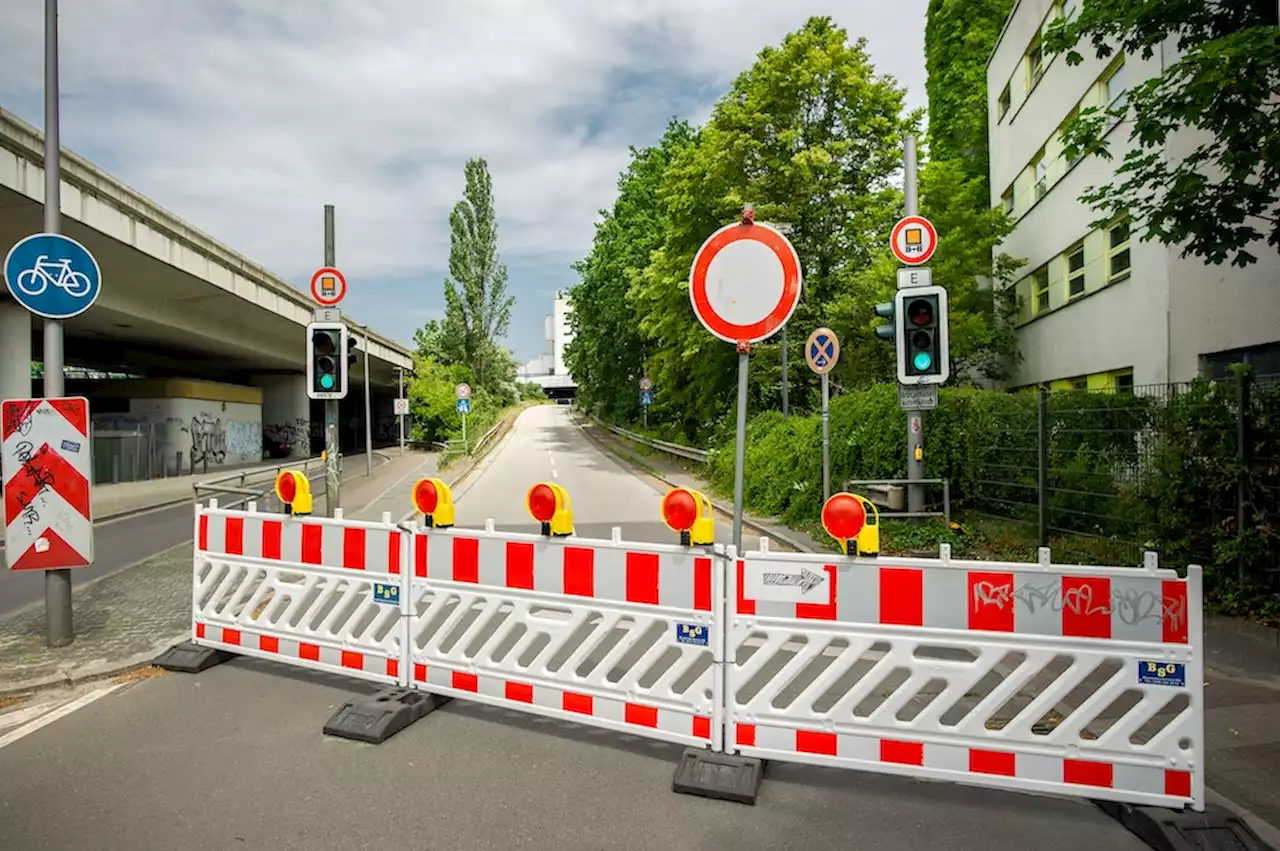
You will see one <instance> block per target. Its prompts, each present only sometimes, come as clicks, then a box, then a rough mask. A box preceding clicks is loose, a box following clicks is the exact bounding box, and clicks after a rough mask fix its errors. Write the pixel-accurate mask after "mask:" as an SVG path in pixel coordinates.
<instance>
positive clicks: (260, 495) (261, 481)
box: [191, 455, 343, 509]
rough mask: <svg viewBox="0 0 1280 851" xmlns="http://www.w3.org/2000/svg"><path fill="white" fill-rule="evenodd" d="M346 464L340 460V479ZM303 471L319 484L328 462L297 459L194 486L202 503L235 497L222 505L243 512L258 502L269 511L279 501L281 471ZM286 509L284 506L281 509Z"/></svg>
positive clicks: (198, 499)
mask: <svg viewBox="0 0 1280 851" xmlns="http://www.w3.org/2000/svg"><path fill="white" fill-rule="evenodd" d="M342 467H343V460H342V456H341V455H340V456H338V475H342ZM299 468H301V472H302V474H303V475H305V476H306V477H307V479H308V480H313V481H314V480H315V479H317V478H323V477H324V462H323V461H321V460H320V458H318V457H313V458H295V459H293V460H290V461H284V462H281V463H279V464H276V465H274V466H271V467H254V468H252V469H249V470H240V471H237V472H234V473H228V474H227V475H225V476H219V477H218V478H216V479H207V480H205V481H202V482H196V483H194V484H193V485H192V486H191V489H192V491H194V493H195V501H196V502H202V501H204V500H206V499H208V498H209V497H212V496H224V495H225V496H228V497H231V499H230V500H228V501H227V502H225V503H222V501H221V500H219V502H220V503H221V504H223V505H224V507H226V508H237V509H238V508H240V507H242V506H244V505H246V504H248V503H249V502H251V501H257V502H259V504H263V505H264V507H266V505H265V503H264V500H265V501H266V502H268V503H269V502H271V501H272V500H275V483H276V477H277V476H279V475H280V471H281V470H298V469H299ZM277 507H278V508H283V506H277Z"/></svg>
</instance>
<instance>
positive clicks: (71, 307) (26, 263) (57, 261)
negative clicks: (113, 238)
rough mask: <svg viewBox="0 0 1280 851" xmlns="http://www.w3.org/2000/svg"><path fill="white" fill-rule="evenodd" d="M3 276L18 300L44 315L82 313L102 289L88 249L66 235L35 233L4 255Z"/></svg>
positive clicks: (52, 316) (100, 272)
mask: <svg viewBox="0 0 1280 851" xmlns="http://www.w3.org/2000/svg"><path fill="white" fill-rule="evenodd" d="M4 280H5V283H6V284H8V285H9V292H11V293H13V297H14V298H15V299H17V300H18V303H19V304H21V305H22V306H23V307H25V308H26V309H27V310H29V311H31V312H32V313H34V314H35V315H36V316H43V317H44V318H45V319H70V318H71V317H73V316H79V315H80V314H81V313H84V312H85V311H86V310H88V309H89V308H90V307H92V306H93V303H94V302H95V301H97V300H98V295H99V293H101V292H102V271H101V270H100V269H99V268H98V261H97V260H95V259H94V258H93V255H92V254H90V253H89V249H87V248H85V247H84V246H83V245H81V244H80V243H78V242H76V241H75V240H74V239H72V238H71V237H68V236H63V235H62V234H58V233H36V234H32V235H31V236H29V237H27V238H26V239H23V240H21V241H20V242H18V243H17V244H16V245H14V246H13V248H10V249H9V254H8V256H7V257H5V258H4Z"/></svg>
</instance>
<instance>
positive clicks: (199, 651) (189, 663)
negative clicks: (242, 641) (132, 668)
mask: <svg viewBox="0 0 1280 851" xmlns="http://www.w3.org/2000/svg"><path fill="white" fill-rule="evenodd" d="M234 658H236V655H235V654H234V653H228V652H227V651H225V650H215V649H214V648H212V647H201V646H200V645H199V644H196V643H195V642H194V641H184V642H182V643H181V644H175V645H173V646H172V647H170V648H169V649H168V650H166V651H164V652H163V653H161V654H160V655H159V656H157V657H156V658H155V661H153V662H152V663H151V664H152V665H154V666H156V667H157V668H164V669H165V670H166V671H177V672H179V673H182V674H198V673H200V672H201V671H204V670H207V669H209V668H212V667H213V666H214V665H221V664H222V663H223V662H229V661H231V660H232V659H234Z"/></svg>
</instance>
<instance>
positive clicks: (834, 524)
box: [822, 493, 867, 553]
mask: <svg viewBox="0 0 1280 851" xmlns="http://www.w3.org/2000/svg"><path fill="white" fill-rule="evenodd" d="M866 524H867V511H866V509H865V508H863V506H862V500H861V499H859V498H858V497H856V496H854V495H853V494H851V493H837V494H832V496H831V498H830V499H828V500H827V502H826V504H825V505H823V506H822V528H823V529H826V530H827V534H828V535H830V536H831V537H833V538H835V539H836V540H837V541H839V542H840V549H842V550H843V551H844V552H846V553H847V552H848V551H849V550H848V542H849V541H851V540H853V539H854V538H856V537H858V533H859V532H861V531H862V527H863V526H865V525H866Z"/></svg>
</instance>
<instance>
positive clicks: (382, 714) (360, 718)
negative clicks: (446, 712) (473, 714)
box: [324, 688, 449, 745]
mask: <svg viewBox="0 0 1280 851" xmlns="http://www.w3.org/2000/svg"><path fill="white" fill-rule="evenodd" d="M448 702H449V698H447V697H441V696H440V695H438V694H430V693H428V692H425V691H416V690H414V689H407V688H386V689H383V690H382V691H379V692H377V693H375V694H360V695H356V696H355V697H353V698H351V699H350V700H348V701H347V702H346V703H344V704H342V706H341V707H339V708H338V711H337V712H335V713H333V716H332V717H330V718H329V720H328V721H326V722H325V724H324V734H325V735H326V736H337V737H338V738H340V739H353V740H355V741H357V742H368V743H369V744H371V745H380V744H382V743H383V742H385V741H386V740H387V739H389V738H391V737H392V736H394V735H395V734H396V733H399V732H400V731H401V730H403V729H404V728H405V727H408V726H409V725H410V724H412V723H413V722H415V721H417V720H418V719H419V718H422V717H423V716H425V715H428V714H430V713H431V712H434V711H435V710H437V709H439V708H440V707H441V706H444V705H445V704H446V703H448Z"/></svg>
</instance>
